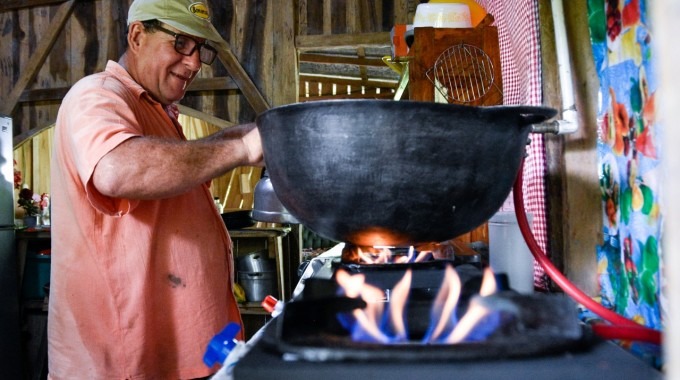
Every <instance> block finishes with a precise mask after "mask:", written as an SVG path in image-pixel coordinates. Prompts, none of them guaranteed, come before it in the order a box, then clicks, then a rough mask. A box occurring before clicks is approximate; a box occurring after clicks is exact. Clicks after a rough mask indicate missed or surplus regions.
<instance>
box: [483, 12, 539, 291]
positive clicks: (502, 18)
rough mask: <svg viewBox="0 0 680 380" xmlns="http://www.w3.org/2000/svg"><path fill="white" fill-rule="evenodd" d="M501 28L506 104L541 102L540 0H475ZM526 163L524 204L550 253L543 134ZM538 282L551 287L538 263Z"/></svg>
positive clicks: (533, 141) (535, 136)
mask: <svg viewBox="0 0 680 380" xmlns="http://www.w3.org/2000/svg"><path fill="white" fill-rule="evenodd" d="M475 1H477V3H478V4H479V5H481V6H482V7H484V9H486V11H487V12H488V13H490V14H491V15H493V17H494V19H495V20H496V22H495V25H496V26H497V27H498V38H499V44H500V52H501V66H502V75H503V102H504V103H505V104H523V105H541V104H542V101H543V93H542V84H541V50H540V41H539V24H538V23H539V20H538V0H475ZM527 152H528V154H529V155H528V157H527V158H526V160H525V162H524V173H523V174H524V187H523V191H524V205H525V207H526V209H527V211H528V212H530V213H532V214H533V232H534V235H535V237H536V241H537V242H538V244H539V245H540V246H541V248H542V249H543V250H544V251H545V252H547V247H548V228H547V221H546V220H547V218H546V197H545V177H546V172H547V169H546V162H545V148H544V145H543V135H542V134H533V135H531V145H530V146H529V147H528V149H527ZM534 285H535V286H537V287H540V288H543V289H546V288H547V279H546V276H545V273H544V271H543V268H542V267H541V266H540V265H538V264H537V263H534Z"/></svg>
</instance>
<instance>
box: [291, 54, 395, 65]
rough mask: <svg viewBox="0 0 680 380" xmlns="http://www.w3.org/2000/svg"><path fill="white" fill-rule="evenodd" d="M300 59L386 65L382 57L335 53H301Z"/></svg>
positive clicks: (302, 60) (334, 62)
mask: <svg viewBox="0 0 680 380" xmlns="http://www.w3.org/2000/svg"><path fill="white" fill-rule="evenodd" d="M299 60H300V62H316V63H330V64H345V65H357V66H375V67H385V62H383V60H382V59H380V58H366V57H351V56H343V55H333V54H310V53H301V54H300V59H299Z"/></svg>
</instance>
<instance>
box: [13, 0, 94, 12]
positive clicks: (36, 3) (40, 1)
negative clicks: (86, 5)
mask: <svg viewBox="0 0 680 380" xmlns="http://www.w3.org/2000/svg"><path fill="white" fill-rule="evenodd" d="M81 1H82V0H81ZM64 2H66V0H4V1H3V2H2V4H0V13H2V12H7V11H13V10H17V9H23V8H33V7H41V6H45V5H53V4H61V3H64Z"/></svg>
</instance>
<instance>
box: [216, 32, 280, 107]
mask: <svg viewBox="0 0 680 380" xmlns="http://www.w3.org/2000/svg"><path fill="white" fill-rule="evenodd" d="M219 58H220V61H221V62H222V64H223V65H224V67H225V68H226V69H227V72H229V75H231V77H232V79H234V82H236V85H237V86H238V87H239V88H240V89H241V91H242V92H243V95H244V96H245V97H246V99H247V100H248V103H250V106H251V107H252V108H253V110H254V111H255V112H256V113H257V114H260V113H262V112H264V111H266V110H267V109H269V104H267V101H266V100H265V99H264V97H263V96H262V94H260V91H259V90H258V89H257V87H255V84H254V83H253V81H252V80H251V79H250V77H249V76H248V73H246V71H245V70H244V69H243V66H241V64H240V63H239V61H238V59H237V58H236V56H235V55H234V53H233V52H232V51H231V47H230V46H229V45H227V47H226V49H219Z"/></svg>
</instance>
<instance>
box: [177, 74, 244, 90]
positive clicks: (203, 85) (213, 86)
mask: <svg viewBox="0 0 680 380" xmlns="http://www.w3.org/2000/svg"><path fill="white" fill-rule="evenodd" d="M238 88H239V87H238V85H237V84H236V82H235V81H234V79H233V78H231V77H213V78H196V79H194V81H193V82H191V84H190V85H189V87H187V92H191V91H220V90H237V89H238Z"/></svg>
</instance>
